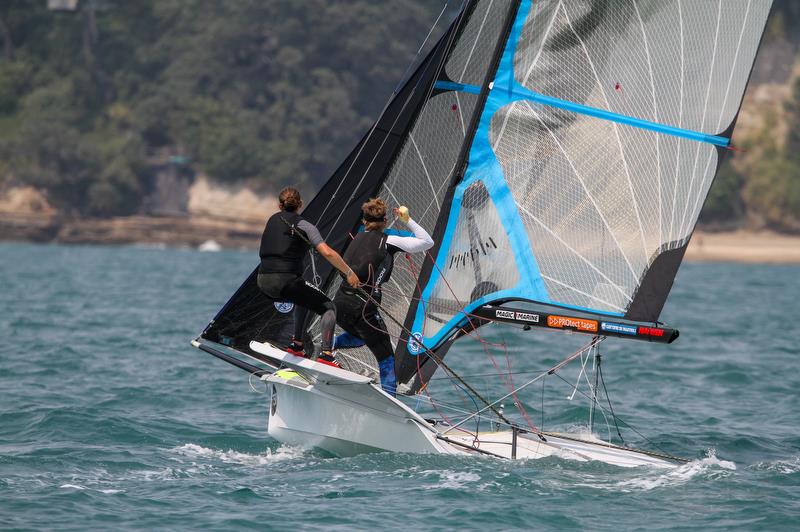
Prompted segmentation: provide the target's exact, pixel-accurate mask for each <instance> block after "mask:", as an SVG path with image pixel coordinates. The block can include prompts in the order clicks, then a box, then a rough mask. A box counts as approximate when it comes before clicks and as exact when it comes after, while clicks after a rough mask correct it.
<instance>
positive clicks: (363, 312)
mask: <svg viewBox="0 0 800 532" xmlns="http://www.w3.org/2000/svg"><path fill="white" fill-rule="evenodd" d="M367 278H368V279H372V278H374V271H373V268H372V265H371V264H370V265H369V273H368V275H367ZM376 287H377V288H378V289H379V286H378V285H373V288H371V289H370V291H369V292H368V293H369V296H370V301H371V302H372V303H373V305H375V307H376V309H377V308H378V306H379V304H380V302H379V301H378V300H377V299H375V298H374V297H373V295H374V293H375V292H376V291H378V290H377V289H376ZM379 293H380V292H379ZM367 304H368V303H366V302H365V304H364V305H363V306H362V307H361V318H362V319H363V320H364V323H366V324H367V325H369V326H370V327H371V328H373V329H375V330H377V331H380V332H385V333H386V334H387V335H388V334H389V332H388V328H387V329H386V330H384V329H381V328H380V327H377V326H375V325H373V324H372V323H370V321H369V320H368V319H367V314H366V313H367ZM376 312H377V310H376ZM384 313H386V314H388V315H390V316H391V314H390V313H388V312H387V311H384ZM378 315H379V316H380V314H378ZM381 321H383V320H382V319H381ZM383 325H384V327H386V323H385V322H383ZM370 351H371V349H370ZM450 383H451V384H452V385H453V386H454V387H455V388H457V389H459V390H461V391H462V392H464V394H466V395H467V396H469V398H470V399H471V400H472V402H473V404H475V409H476V410H477V409H478V404H477V403H475V398H474V397H472V396H471V395H470V394H469V393H467V392H466V391H465V390H464V389H463V388H462V387H460V386H458V384H457V383H456V382H454V381H453V380H451V381H450ZM479 429H480V421H478V427H477V430H476V434H477V432H478V430H479ZM475 439H476V441H477V436H475Z"/></svg>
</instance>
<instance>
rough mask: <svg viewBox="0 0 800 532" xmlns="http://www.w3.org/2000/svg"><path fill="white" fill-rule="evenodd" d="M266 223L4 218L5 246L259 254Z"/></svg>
mask: <svg viewBox="0 0 800 532" xmlns="http://www.w3.org/2000/svg"><path fill="white" fill-rule="evenodd" d="M262 229H263V223H261V222H259V223H256V222H242V221H236V220H227V219H221V218H212V217H202V216H125V217H117V218H108V219H94V218H66V217H63V216H58V215H53V216H42V215H35V214H9V213H3V214H2V215H0V241H23V242H42V243H45V242H52V243H60V244H101V245H109V244H112V245H119V244H148V245H164V246H171V247H199V246H201V245H202V244H204V243H206V242H209V241H213V242H216V243H217V244H218V245H219V246H220V247H222V248H232V249H237V248H248V249H249V248H256V247H258V242H259V238H260V236H261V231H262Z"/></svg>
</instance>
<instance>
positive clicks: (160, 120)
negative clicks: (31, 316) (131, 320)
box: [0, 0, 800, 230]
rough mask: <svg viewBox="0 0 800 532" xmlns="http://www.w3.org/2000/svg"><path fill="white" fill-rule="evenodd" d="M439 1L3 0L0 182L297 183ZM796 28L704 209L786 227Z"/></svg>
mask: <svg viewBox="0 0 800 532" xmlns="http://www.w3.org/2000/svg"><path fill="white" fill-rule="evenodd" d="M61 3H63V4H69V3H70V2H61ZM53 4H54V2H50V6H51V7H53ZM443 4H444V2H442V1H440V0H386V1H374V0H302V1H300V0H270V1H265V0H235V1H216V0H136V1H128V0H81V1H79V2H77V4H76V9H74V10H51V9H48V1H47V0H3V1H2V2H1V3H0V40H1V41H2V42H0V46H2V55H0V192H2V190H1V189H2V188H3V187H6V188H7V187H9V186H14V185H21V184H27V185H32V186H34V187H36V188H38V189H40V190H42V191H44V192H45V193H46V196H47V200H48V201H49V202H50V203H51V204H52V205H53V206H55V207H56V208H57V209H59V210H60V211H61V212H64V213H67V214H78V215H89V216H112V215H124V214H132V213H142V212H147V211H146V202H145V201H144V200H145V198H147V196H148V194H150V192H151V191H152V188H153V187H154V173H155V170H154V169H155V168H157V167H159V166H162V167H163V165H165V164H167V163H169V162H171V163H173V164H176V165H180V166H181V167H182V168H184V169H186V170H187V171H189V172H192V171H198V172H199V171H202V172H204V173H206V174H208V175H209V176H211V177H213V178H214V179H215V180H217V181H220V182H228V183H235V184H242V185H247V186H248V187H250V188H255V189H259V188H261V189H262V190H274V189H275V188H277V187H279V186H281V185H283V184H286V183H296V184H300V185H301V186H302V187H304V188H305V189H306V190H308V191H311V190H313V189H315V188H316V186H318V185H319V184H320V183H321V182H322V181H323V180H324V179H326V178H327V176H328V174H329V173H330V172H331V171H332V169H333V168H335V166H336V165H337V164H338V163H339V162H340V160H341V159H342V158H343V157H344V156H345V155H346V154H347V152H348V151H349V150H350V149H351V148H352V146H353V145H354V144H355V142H357V140H358V139H359V138H360V136H361V135H362V134H363V133H364V132H365V130H366V128H367V127H369V125H370V124H371V122H372V121H373V120H374V119H375V117H376V116H377V114H378V113H379V111H380V108H381V106H382V104H383V103H384V101H385V99H386V97H387V96H388V94H389V93H390V92H391V90H392V88H393V87H394V85H395V84H396V83H397V82H398V81H399V79H400V77H401V75H402V73H403V71H404V70H405V68H406V66H407V65H408V63H409V61H411V60H412V58H413V57H414V54H415V52H416V49H417V47H418V46H419V44H420V42H421V41H422V39H423V38H424V36H425V35H426V33H427V32H428V29H429V28H430V25H431V24H432V23H433V21H434V20H435V18H436V16H437V15H438V13H439V11H440V10H441V8H442V6H443ZM452 4H453V5H452V6H451V11H452V9H453V8H454V7H455V6H456V4H457V3H452ZM445 18H446V17H445ZM798 43H800V2H794V1H791V0H779V1H778V2H777V3H776V10H775V13H774V14H773V18H772V20H771V22H770V27H769V31H768V34H767V36H766V38H765V48H764V50H763V53H762V56H763V55H764V54H765V53H766V54H773V55H774V57H773V63H774V62H776V61H777V62H778V63H780V64H779V65H777V66H775V65H773V67H772V68H767V69H766V70H765V71H764V72H763V73H762V74H758V73H756V75H755V76H754V82H755V83H759V84H776V85H780V86H783V87H786V86H787V84H788V83H794V85H793V88H792V89H791V90H789V89H787V90H785V91H784V92H783V93H780V94H784V93H785V95H786V99H785V102H784V101H781V102H778V104H777V107H776V105H774V104H775V102H772V104H773V105H772V107H769V109H768V110H764V109H767V107H758V106H754V107H752V108H751V107H748V108H746V109H745V114H747V113H755V117H754V118H753V117H752V116H751V118H749V119H748V121H749V123H750V124H751V126H752V127H749V128H747V135H746V136H742V135H740V136H737V137H736V138H735V141H736V144H738V145H740V146H741V147H742V148H744V149H745V150H747V151H745V152H743V153H739V154H737V155H736V156H735V157H734V158H733V164H730V163H728V164H726V166H725V167H724V168H723V172H722V174H721V176H720V179H719V180H718V182H717V183H716V184H715V186H714V189H713V191H712V195H711V197H710V199H709V202H708V204H707V208H706V211H705V213H704V216H703V220H704V221H705V222H706V223H712V224H720V225H722V226H725V225H730V224H740V225H741V224H755V225H759V224H760V225H761V226H766V227H771V228H775V229H780V230H800V132H798V131H797V130H796V129H795V127H794V125H796V124H798V123H800V82H798V81H794V80H796V79H797V73H798V71H797V68H795V67H796V66H797V62H796V57H797V49H798ZM766 45H770V46H766ZM774 50H778V52H774ZM780 54H783V55H780ZM779 55H780V57H778V56H779ZM775 58H777V59H775ZM787 58H788V59H787ZM762 60H766V61H767V62H769V60H770V58H768V57H767V58H764V57H760V58H759V62H761V61H762ZM793 65H794V67H793ZM793 68H794V70H793ZM761 115H764V116H761ZM745 118H747V117H743V119H745ZM753 124H755V125H753ZM737 135H738V134H737Z"/></svg>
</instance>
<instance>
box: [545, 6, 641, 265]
mask: <svg viewBox="0 0 800 532" xmlns="http://www.w3.org/2000/svg"><path fill="white" fill-rule="evenodd" d="M561 8H562V9H563V11H564V18H566V19H567V24H569V27H570V29H571V30H572V33H573V34H574V35H575V37H576V38H577V39H578V42H580V43H581V48H583V53H584V54H585V55H586V60H587V61H588V62H589V66H590V67H592V73H593V74H594V78H595V79H596V80H597V86H598V87H599V88H600V94H602V95H603V100H605V102H606V109H608V110H609V111H611V104H610V103H609V101H608V96H606V91H605V89H604V88H603V84H602V83H600V76H599V75H598V74H597V69H596V68H595V66H594V61H592V58H591V56H590V55H589V50H588V49H587V48H586V43H584V42H583V39H581V36H580V34H578V32H577V31H576V30H575V27H574V26H573V25H572V20H570V18H569V13H567V8H566V6H564V5H563V3H562V5H561ZM611 125H612V127H613V128H614V134H615V136H616V137H617V144H619V155H620V158H621V159H622V166H623V168H625V175H626V176H627V178H628V188H629V189H630V193H631V199H633V208H634V210H635V211H636V220H637V221H638V222H639V236H640V237H641V239H642V253H643V256H642V258H643V260H644V263H645V264H647V262H648V259H649V257H648V254H647V244H646V243H645V241H644V226H643V225H642V218H641V216H640V214H639V204H638V202H637V201H636V195H635V194H634V192H633V182H632V181H631V173H630V169H629V168H628V160H627V159H626V158H625V150H624V149H623V147H622V137H620V134H619V128H618V127H617V123H616V122H612V123H611Z"/></svg>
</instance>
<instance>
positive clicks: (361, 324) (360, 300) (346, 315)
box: [334, 220, 433, 394]
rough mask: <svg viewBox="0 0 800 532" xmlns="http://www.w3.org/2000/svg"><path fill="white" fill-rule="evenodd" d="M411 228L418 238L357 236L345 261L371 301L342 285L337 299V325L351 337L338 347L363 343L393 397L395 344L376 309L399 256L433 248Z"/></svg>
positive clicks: (416, 227)
mask: <svg viewBox="0 0 800 532" xmlns="http://www.w3.org/2000/svg"><path fill="white" fill-rule="evenodd" d="M408 227H409V228H410V229H411V230H412V232H413V233H414V236H408V237H403V236H397V235H387V234H385V233H383V232H382V231H364V232H362V233H359V234H358V235H356V237H355V238H354V239H353V242H351V243H350V245H349V246H348V248H347V251H346V252H345V254H344V257H343V259H344V261H345V262H346V263H347V264H349V265H350V267H351V268H352V269H353V271H354V272H355V273H356V275H358V278H359V279H360V280H361V281H362V282H363V283H365V285H366V286H365V287H364V288H365V289H366V290H367V291H368V292H369V293H370V296H371V297H370V298H369V299H367V300H366V301H365V300H364V296H363V292H361V291H360V290H356V289H353V288H351V287H350V286H349V285H347V284H346V283H342V286H341V287H340V288H339V291H338V292H337V293H336V297H334V303H335V304H336V316H337V319H336V321H337V323H338V324H339V326H340V327H341V328H342V329H344V330H345V332H346V333H347V335H342V336H340V337H338V338H337V341H336V343H337V347H355V346H356V345H358V340H359V339H360V340H362V341H363V343H365V344H366V345H367V347H369V349H370V351H372V354H373V355H375V358H376V359H377V361H378V368H379V369H380V374H381V386H382V387H383V389H384V390H385V391H386V392H387V393H390V394H394V393H395V388H396V386H397V383H396V379H395V375H394V356H393V349H392V343H391V340H390V338H389V333H388V331H387V329H386V324H385V323H384V321H383V318H382V317H381V315H380V312H378V307H377V306H376V303H377V304H379V303H380V301H381V288H380V287H381V285H382V284H383V283H385V282H386V281H388V280H389V277H390V276H391V274H392V267H393V266H394V255H395V253H397V252H406V253H415V252H420V251H426V250H428V249H430V248H431V246H433V240H432V239H431V237H430V235H428V233H427V232H426V231H425V230H424V229H423V228H422V227H420V226H419V225H418V224H417V223H416V222H414V221H413V220H409V221H408ZM360 294H361V295H360ZM343 336H344V338H343ZM340 340H344V341H346V342H349V344H350V345H341V344H344V342H343V341H341V342H340ZM362 345H363V344H362Z"/></svg>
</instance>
